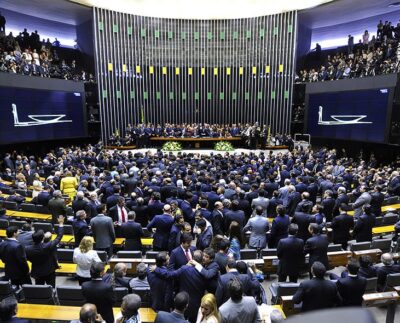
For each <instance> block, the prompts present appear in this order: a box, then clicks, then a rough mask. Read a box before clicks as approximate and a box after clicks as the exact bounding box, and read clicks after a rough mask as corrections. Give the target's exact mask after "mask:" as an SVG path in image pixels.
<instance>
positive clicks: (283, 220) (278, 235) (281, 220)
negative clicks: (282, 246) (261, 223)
mask: <svg viewBox="0 0 400 323" xmlns="http://www.w3.org/2000/svg"><path fill="white" fill-rule="evenodd" d="M289 225H290V219H289V216H288V215H285V216H283V217H281V216H277V217H276V218H275V219H274V220H273V221H272V226H271V234H270V237H269V240H268V241H269V244H268V246H269V247H270V248H276V246H277V245H278V242H279V240H280V239H283V238H287V236H288V228H289Z"/></svg>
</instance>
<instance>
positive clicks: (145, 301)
mask: <svg viewBox="0 0 400 323" xmlns="http://www.w3.org/2000/svg"><path fill="white" fill-rule="evenodd" d="M132 292H133V293H134V294H137V295H139V296H140V298H141V300H142V305H141V306H142V307H150V304H151V294H150V288H137V289H133V290H132Z"/></svg>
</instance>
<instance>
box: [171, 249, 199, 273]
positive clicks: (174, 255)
mask: <svg viewBox="0 0 400 323" xmlns="http://www.w3.org/2000/svg"><path fill="white" fill-rule="evenodd" d="M195 250H196V248H195V247H193V246H191V247H190V248H189V252H190V253H191V254H192V256H193V252H194V251H195ZM187 263H188V260H187V258H186V256H185V253H184V252H183V250H182V246H181V245H179V246H178V247H176V248H175V249H174V250H172V251H171V254H170V258H169V265H168V268H170V269H179V268H181V267H182V266H184V265H186V264H187Z"/></svg>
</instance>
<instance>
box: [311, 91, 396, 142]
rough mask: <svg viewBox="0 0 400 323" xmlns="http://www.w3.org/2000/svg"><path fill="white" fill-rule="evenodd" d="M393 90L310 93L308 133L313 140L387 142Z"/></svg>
mask: <svg viewBox="0 0 400 323" xmlns="http://www.w3.org/2000/svg"><path fill="white" fill-rule="evenodd" d="M389 93H390V89H388V88H382V89H373V90H359V91H341V92H330V93H310V94H309V97H308V112H307V132H308V133H309V134H310V135H311V136H312V137H313V136H314V137H322V138H332V139H347V140H355V141H370V142H384V141H385V128H386V119H387V110H388V99H389Z"/></svg>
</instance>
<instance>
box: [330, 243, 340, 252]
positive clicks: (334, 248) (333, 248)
mask: <svg viewBox="0 0 400 323" xmlns="http://www.w3.org/2000/svg"><path fill="white" fill-rule="evenodd" d="M333 251H343V248H342V245H341V244H330V245H329V246H328V252H333Z"/></svg>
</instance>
